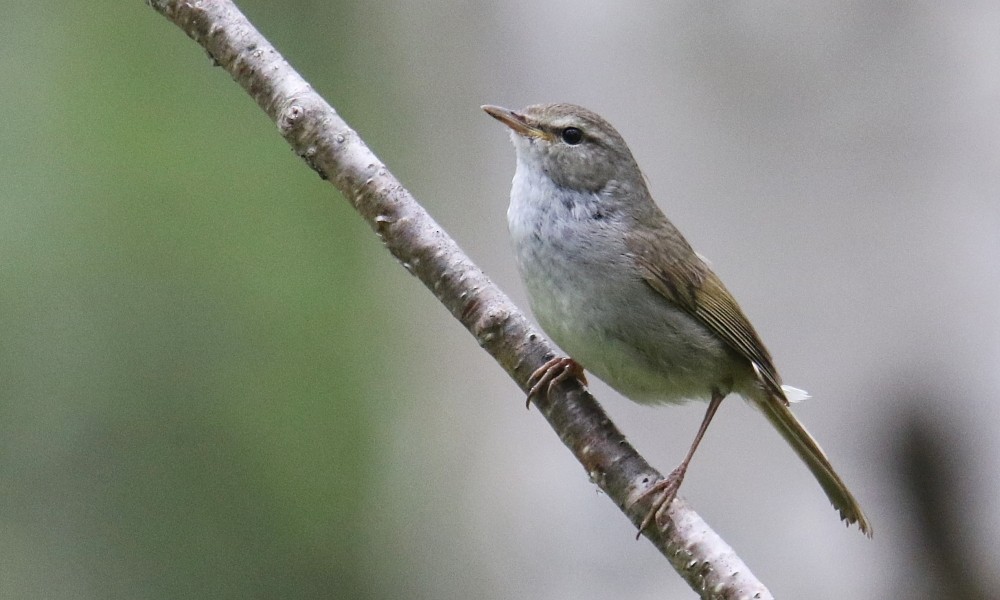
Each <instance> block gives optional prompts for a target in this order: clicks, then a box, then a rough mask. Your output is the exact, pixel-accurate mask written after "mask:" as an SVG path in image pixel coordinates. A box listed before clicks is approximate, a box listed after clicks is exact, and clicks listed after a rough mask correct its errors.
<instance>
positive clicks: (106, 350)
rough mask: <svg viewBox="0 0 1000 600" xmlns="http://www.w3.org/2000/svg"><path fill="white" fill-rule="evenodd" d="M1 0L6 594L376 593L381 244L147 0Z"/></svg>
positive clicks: (361, 96)
mask: <svg viewBox="0 0 1000 600" xmlns="http://www.w3.org/2000/svg"><path fill="white" fill-rule="evenodd" d="M302 4H303V5H301V6H295V5H294V3H283V4H282V11H281V13H280V16H282V17H291V18H292V19H291V20H283V21H281V22H280V25H279V24H275V26H276V27H278V26H285V27H291V28H294V27H302V26H308V25H309V24H310V23H315V22H317V19H316V18H315V16H316V10H315V8H316V7H313V10H310V6H309V4H310V3H302ZM333 4H334V5H336V4H338V3H333ZM317 6H318V3H317ZM323 6H324V10H326V11H332V10H334V9H335V8H336V6H330V5H329V3H323ZM274 8H275V5H273V4H272V3H268V2H247V3H245V6H244V9H245V10H246V11H247V12H248V13H249V14H251V15H252V16H253V17H254V18H255V20H256V21H257V22H258V26H260V27H261V28H262V29H263V30H265V31H267V27H268V25H269V24H270V21H269V15H268V11H271V12H274ZM5 12H7V13H8V14H7V17H6V18H5V19H4V21H5V23H4V24H3V25H0V28H2V29H0V33H2V40H0V47H2V49H3V59H2V60H3V62H2V63H0V70H2V71H0V73H2V76H3V79H4V81H5V85H4V86H2V87H0V98H2V105H3V106H4V107H5V109H6V110H5V112H6V115H7V116H6V117H5V118H4V120H3V125H2V133H3V134H2V136H0V173H2V174H0V181H2V186H0V187H2V194H3V198H2V204H0V211H2V217H0V257H2V260H0V282H2V285H0V307H2V311H0V331H2V332H3V333H2V338H0V339H2V343H0V440H2V453H0V478H2V480H3V482H4V484H3V486H2V490H3V491H2V492H0V498H2V505H0V506H2V511H0V512H2V517H0V518H2V520H3V531H4V534H3V537H2V539H3V542H2V544H0V560H2V563H3V567H2V571H3V573H4V575H3V577H2V578H0V597H4V598H91V597H92V598H200V597H206V598H207V597H212V598H218V597H241V598H247V597H282V598H296V597H309V598H312V597H320V596H322V597H352V598H363V597H366V596H368V595H370V594H371V593H373V592H372V591H371V587H370V586H367V585H365V584H364V582H362V581H361V580H360V579H359V578H360V577H363V576H364V575H363V571H364V569H363V568H362V567H361V565H360V561H361V558H359V557H360V555H361V552H362V549H361V548H360V546H361V545H362V542H363V538H364V534H365V532H364V531H362V528H363V527H364V521H363V519H361V518H360V515H359V511H360V509H361V507H362V504H363V503H366V502H368V501H369V498H368V496H369V495H370V493H369V489H368V488H367V487H366V486H367V485H368V483H367V480H368V479H369V477H367V473H368V472H370V467H371V462H372V461H373V457H372V451H373V447H372V446H373V439H372V438H373V433H372V421H373V420H374V419H376V418H377V417H378V415H379V413H380V412H382V411H384V410H386V407H385V404H386V400H385V399H384V398H382V397H379V396H378V395H377V394H376V393H375V392H372V391H369V390H371V389H372V386H375V388H376V389H377V388H378V387H379V384H378V378H379V376H380V372H379V365H381V364H382V363H383V362H384V359H382V358H381V357H380V355H379V351H378V348H379V346H380V345H381V344H385V343H386V339H385V337H386V336H385V329H384V328H379V327H377V326H372V324H373V323H377V322H379V320H380V317H379V315H380V313H382V312H383V311H384V310H385V308H384V307H382V306H380V305H379V304H378V303H377V302H375V301H374V300H373V295H374V294H376V293H377V287H378V284H377V282H374V281H372V280H371V269H370V264H369V261H370V260H371V257H373V256H376V255H378V256H379V258H380V259H384V255H383V254H382V253H381V251H380V250H378V244H377V242H376V241H375V240H374V237H373V236H371V235H370V232H368V231H367V229H366V228H365V226H364V224H363V223H362V222H361V221H360V220H359V219H357V218H356V217H355V216H354V215H353V213H352V212H351V210H350V208H349V207H348V206H347V205H346V204H345V203H343V202H341V201H340V199H339V198H338V197H337V194H336V192H335V191H334V190H333V188H332V187H330V186H329V185H327V184H325V183H324V182H321V181H320V180H319V179H318V178H317V177H315V175H314V174H313V173H312V172H311V171H310V170H308V169H307V168H306V167H305V166H303V165H302V164H301V163H300V161H299V160H298V159H297V158H296V157H295V156H294V155H293V154H292V153H291V152H289V151H288V148H287V146H286V145H285V143H284V142H283V141H282V140H281V138H280V137H279V136H278V135H277V133H276V131H275V129H274V126H273V124H271V123H270V122H268V120H267V118H266V117H265V116H264V115H263V114H262V113H261V112H260V111H259V109H257V107H256V106H255V105H254V104H253V102H252V101H251V100H250V99H249V98H248V97H247V96H246V94H245V93H244V92H243V91H242V90H240V89H239V88H238V87H237V86H236V85H234V84H233V82H232V81H231V80H230V78H229V77H228V76H226V74H225V73H224V72H223V71H221V70H219V69H215V68H212V67H211V65H210V62H209V60H208V58H207V57H206V56H205V55H204V53H203V52H202V51H201V50H200V48H198V47H197V45H195V44H193V43H192V42H191V41H190V40H188V39H187V38H186V36H184V35H183V34H182V33H181V32H180V30H178V29H177V28H176V27H174V26H173V25H172V24H171V23H169V22H168V21H166V20H164V19H163V18H162V17H160V16H159V15H157V14H156V13H155V12H154V11H152V10H150V9H149V8H148V7H146V6H145V5H144V4H143V3H142V2H138V1H136V2H127V3H108V4H102V3H96V4H95V3H82V4H81V3H72V2H64V3H62V6H59V7H57V8H54V7H52V6H51V5H48V4H36V3H28V2H15V3H14V5H13V6H11V7H9V9H8V10H6V11H5ZM295 15H300V21H299V22H298V23H296V22H295V21H294V16H295ZM277 33H278V35H279V36H281V37H285V38H286V39H294V41H295V45H297V46H299V47H298V48H295V49H294V51H295V54H296V55H297V59H296V60H295V62H296V63H304V64H302V65H300V66H302V67H304V69H305V70H306V71H308V70H310V68H312V69H313V70H319V67H318V66H317V65H316V63H318V62H320V61H323V60H324V57H326V58H327V59H328V57H329V56H330V54H331V53H334V54H335V53H336V52H337V51H338V49H339V50H343V49H344V48H347V47H349V46H350V45H351V44H352V43H355V42H356V39H357V37H358V36H361V35H363V34H364V32H363V31H360V30H357V31H355V32H354V33H353V34H352V33H351V32H349V31H344V32H342V34H343V35H339V36H335V37H331V36H318V35H309V36H305V35H304V36H298V37H294V36H293V33H294V31H281V30H280V29H279V31H278V32H277ZM304 44H312V46H311V47H308V48H305V47H303V45H304ZM303 57H304V58H303ZM310 61H312V62H310ZM333 62H336V61H333ZM354 83H355V85H350V86H345V89H344V90H340V95H339V99H341V100H343V101H345V102H348V103H359V104H364V103H365V100H366V95H369V94H374V93H375V90H374V89H373V87H372V86H371V85H369V84H365V83H363V82H357V81H356V82H354ZM369 83H370V82H369ZM382 387H383V388H384V386H382Z"/></svg>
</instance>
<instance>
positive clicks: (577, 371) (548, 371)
mask: <svg viewBox="0 0 1000 600" xmlns="http://www.w3.org/2000/svg"><path fill="white" fill-rule="evenodd" d="M570 377H576V378H577V379H579V380H580V383H582V384H583V385H587V376H586V375H584V373H583V367H582V366H581V365H580V363H578V362H576V361H575V360H573V359H572V358H570V357H568V356H557V357H555V358H553V359H550V360H549V361H548V362H546V363H545V364H544V365H542V366H540V367H538V368H537V369H535V372H534V373H532V374H531V377H529V378H528V385H529V386H531V387H530V388H529V389H528V398H527V400H526V401H525V403H524V407H525V408H531V399H532V398H534V397H535V395H536V394H539V393H541V392H542V391H543V390H544V392H545V397H546V398H547V397H548V396H549V394H551V393H552V390H553V389H554V388H555V386H557V385H559V384H560V383H562V382H563V381H566V380H567V379H569V378H570Z"/></svg>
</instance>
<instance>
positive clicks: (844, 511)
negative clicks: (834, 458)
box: [755, 394, 872, 537]
mask: <svg viewBox="0 0 1000 600" xmlns="http://www.w3.org/2000/svg"><path fill="white" fill-rule="evenodd" d="M761 395H762V396H763V395H764V394H761ZM755 404H756V405H757V406H758V407H759V408H760V409H761V410H762V411H763V412H764V415H765V416H767V419H768V420H769V421H771V424H773V425H774V427H775V428H776V429H777V430H778V431H779V432H781V437H783V438H785V440H787V441H788V443H789V444H790V445H791V446H792V448H793V449H794V450H795V453H796V454H798V455H799V458H801V459H802V461H803V462H805V463H806V466H808V467H809V470H810V471H812V474H813V476H815V477H816V480H817V481H819V484H820V486H822V487H823V491H824V492H826V497H827V498H829V499H830V502H832V503H833V507H834V508H836V509H837V510H838V511H839V512H840V518H841V519H843V520H844V521H845V522H847V524H848V525H850V524H852V523H856V524H857V526H858V528H859V529H860V530H861V532H862V533H864V534H865V535H867V536H868V537H871V536H872V526H871V524H870V523H869V522H868V518H867V517H865V513H864V512H863V511H862V510H861V506H859V505H858V501H857V500H855V499H854V496H853V495H852V494H851V492H850V490H848V489H847V485H845V484H844V482H843V480H841V479H840V476H839V475H837V472H836V471H834V470H833V465H831V464H830V459H828V458H827V457H826V454H824V453H823V450H822V449H821V448H820V447H819V444H817V443H816V440H814V439H813V437H812V436H811V435H809V432H808V431H806V428H805V427H803V426H802V423H799V421H798V419H796V418H795V415H794V414H792V411H791V410H789V409H788V406H787V405H786V404H785V402H784V399H783V398H777V397H775V396H770V397H767V398H766V399H760V400H758V401H757V402H755Z"/></svg>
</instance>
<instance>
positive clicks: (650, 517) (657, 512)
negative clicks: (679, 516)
mask: <svg viewBox="0 0 1000 600" xmlns="http://www.w3.org/2000/svg"><path fill="white" fill-rule="evenodd" d="M686 471H687V468H686V466H685V465H681V466H679V467H677V468H676V469H674V470H673V471H672V472H671V473H670V475H668V476H667V478H666V479H661V480H659V481H657V482H656V483H654V484H653V485H652V486H650V487H649V489H647V490H646V491H644V492H643V493H641V494H639V497H638V498H636V499H635V500H634V501H633V502H632V504H633V505H634V504H636V503H638V502H641V501H642V500H644V499H645V498H648V497H650V496H654V495H655V496H656V498H654V499H653V502H652V504H651V505H650V508H649V512H648V513H646V516H645V518H643V520H642V523H640V524H639V531H637V532H636V534H635V539H639V536H641V535H642V532H643V531H645V530H646V527H648V526H649V524H650V523H653V522H655V523H656V525H657V527H660V523H661V522H662V517H663V515H664V513H666V512H667V508H668V507H669V506H670V503H671V502H673V501H674V498H676V497H677V490H679V489H680V487H681V482H682V481H684V473H685V472H686Z"/></svg>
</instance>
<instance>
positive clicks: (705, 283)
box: [626, 225, 788, 404]
mask: <svg viewBox="0 0 1000 600" xmlns="http://www.w3.org/2000/svg"><path fill="white" fill-rule="evenodd" d="M664 232H665V230H664V229H661V228H657V230H656V231H655V232H646V233H645V234H643V233H638V234H636V235H634V236H630V237H629V238H627V239H626V244H627V245H628V247H629V249H630V250H631V251H632V253H633V255H634V256H635V258H636V262H637V263H638V265H639V267H640V269H641V270H642V275H643V278H644V279H645V280H646V283H648V284H649V286H650V287H651V288H653V289H654V290H656V291H657V292H658V293H659V294H660V295H662V296H663V297H664V298H665V299H666V300H668V301H669V302H672V303H673V304H674V305H676V306H679V307H681V308H683V309H684V310H686V311H687V312H688V313H690V314H691V315H692V316H694V317H695V318H696V319H698V320H699V321H701V323H703V324H704V325H705V326H706V327H708V328H709V329H711V330H712V331H713V332H715V333H716V334H717V335H718V336H719V337H720V338H722V339H723V340H725V342H726V343H727V344H729V346H730V347H731V348H733V349H734V350H736V351H737V352H738V353H739V354H740V355H742V356H743V357H745V358H746V359H747V360H748V361H750V364H751V365H752V367H753V369H754V371H755V372H756V373H757V377H758V379H760V381H761V383H762V384H763V385H764V386H765V387H766V388H767V389H768V390H769V391H771V392H772V393H773V395H774V396H775V397H776V398H779V399H781V400H782V401H783V402H784V403H786V404H787V402H788V401H787V399H786V398H785V393H784V391H783V390H782V389H781V378H780V377H779V376H778V371H777V369H776V368H775V367H774V363H773V361H772V360H771V355H770V354H769V353H768V351H767V348H766V347H764V343H763V342H761V340H760V337H759V336H758V335H757V332H756V331H755V330H754V328H753V325H751V324H750V320H749V319H747V317H746V315H744V314H743V311H742V310H740V307H739V305H738V304H736V300H735V299H734V298H733V296H732V294H730V293H729V290H727V289H726V286H724V285H723V284H722V280H720V279H719V277H718V275H716V274H715V273H713V272H712V270H711V269H710V268H709V267H708V265H706V264H705V262H704V261H703V260H702V259H701V258H699V257H698V255H697V254H695V252H694V251H693V250H691V248H690V246H689V245H688V244H687V242H686V241H685V240H684V238H683V237H680V233H679V232H677V230H676V229H674V228H673V226H669V225H668V230H666V234H667V235H664ZM674 236H675V237H674ZM671 237H673V239H671ZM678 250H680V254H681V255H682V256H681V257H678Z"/></svg>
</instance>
